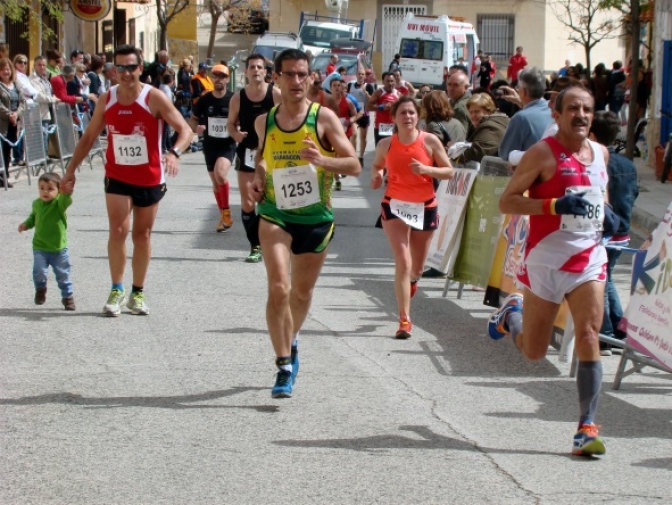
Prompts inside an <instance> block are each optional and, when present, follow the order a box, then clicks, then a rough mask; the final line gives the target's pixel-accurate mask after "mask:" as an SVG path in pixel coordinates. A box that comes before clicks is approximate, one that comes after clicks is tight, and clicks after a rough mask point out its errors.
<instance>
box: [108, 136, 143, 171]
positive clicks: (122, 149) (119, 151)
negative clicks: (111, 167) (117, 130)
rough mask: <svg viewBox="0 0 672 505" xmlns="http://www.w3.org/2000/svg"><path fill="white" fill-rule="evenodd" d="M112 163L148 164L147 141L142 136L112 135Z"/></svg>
mask: <svg viewBox="0 0 672 505" xmlns="http://www.w3.org/2000/svg"><path fill="white" fill-rule="evenodd" d="M112 142H114V162H115V163H116V164H117V165H132V166H134V165H146V164H147V163H149V157H148V153H147V139H146V138H145V137H143V136H142V135H114V137H113V138H112Z"/></svg>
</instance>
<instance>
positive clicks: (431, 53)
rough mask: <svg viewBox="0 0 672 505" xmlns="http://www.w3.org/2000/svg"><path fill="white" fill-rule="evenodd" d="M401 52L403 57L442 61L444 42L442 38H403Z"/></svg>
mask: <svg viewBox="0 0 672 505" xmlns="http://www.w3.org/2000/svg"><path fill="white" fill-rule="evenodd" d="M399 54H401V57H402V58H412V59H416V60H435V61H441V59H442V58H443V42H442V41H440V40H418V39H401V47H400V49H399Z"/></svg>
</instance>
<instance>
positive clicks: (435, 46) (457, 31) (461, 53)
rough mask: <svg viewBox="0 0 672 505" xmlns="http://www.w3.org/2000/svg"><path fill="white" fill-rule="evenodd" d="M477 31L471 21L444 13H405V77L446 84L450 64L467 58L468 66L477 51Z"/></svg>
mask: <svg viewBox="0 0 672 505" xmlns="http://www.w3.org/2000/svg"><path fill="white" fill-rule="evenodd" d="M478 43H479V40H478V35H476V32H475V31H474V26H473V25H472V24H470V23H465V22H463V21H458V20H455V19H451V18H450V17H448V16H446V15H442V16H415V15H414V14H413V13H412V12H409V13H408V14H406V17H405V18H404V20H403V21H402V25H401V28H400V30H399V40H398V44H397V47H398V48H399V54H400V55H401V65H400V67H401V72H402V74H403V75H402V78H403V79H404V80H406V81H409V82H411V83H412V84H413V85H414V86H416V87H417V86H419V85H421V84H431V85H432V86H434V87H435V88H437V87H438V88H444V87H445V79H446V76H447V75H448V68H449V67H450V66H451V65H454V64H456V63H457V61H458V58H460V57H462V58H464V62H465V65H466V66H467V69H470V68H471V62H472V60H473V59H474V56H476V51H478Z"/></svg>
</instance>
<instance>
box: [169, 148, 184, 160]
mask: <svg viewBox="0 0 672 505" xmlns="http://www.w3.org/2000/svg"><path fill="white" fill-rule="evenodd" d="M168 152H169V153H172V154H173V155H174V156H175V157H176V158H179V157H180V156H182V151H180V149H179V148H178V147H173V148H172V149H169V150H168Z"/></svg>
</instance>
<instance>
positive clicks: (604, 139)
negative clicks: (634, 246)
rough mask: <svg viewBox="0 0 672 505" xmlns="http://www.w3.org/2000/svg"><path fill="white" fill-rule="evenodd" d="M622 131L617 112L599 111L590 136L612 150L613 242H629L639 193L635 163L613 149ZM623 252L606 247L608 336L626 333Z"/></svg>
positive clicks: (606, 348)
mask: <svg viewBox="0 0 672 505" xmlns="http://www.w3.org/2000/svg"><path fill="white" fill-rule="evenodd" d="M620 131H621V122H620V120H619V118H618V116H617V115H616V114H614V113H613V112H606V111H598V112H596V113H595V116H594V118H593V123H592V125H591V127H590V136H589V137H588V138H590V139H591V140H594V141H596V142H599V143H600V144H602V145H604V146H606V147H607V149H608V150H609V163H608V164H607V172H608V174H609V183H608V186H607V190H608V192H609V203H610V204H611V206H612V207H613V209H614V213H615V214H616V215H617V216H618V217H619V218H620V224H619V226H618V229H617V230H616V231H615V232H614V235H613V237H612V238H611V243H612V244H614V245H616V244H627V243H628V241H629V240H630V236H629V235H628V232H629V231H630V218H631V216H632V208H633V207H634V205H635V199H636V198H637V196H638V195H639V188H638V187H637V168H636V167H635V164H634V163H633V162H632V161H630V159H628V158H626V157H625V156H623V155H621V154H617V153H616V152H615V150H614V146H613V144H614V141H615V140H616V136H617V135H618V134H619V132H620ZM620 256H621V251H619V250H616V249H612V248H609V247H607V285H606V287H605V291H604V319H603V321H602V328H600V333H601V334H602V335H606V336H607V337H615V338H619V339H624V338H625V333H624V332H623V331H621V330H619V329H618V324H619V323H620V321H621V318H622V317H623V308H622V307H621V300H620V299H619V297H618V291H616V286H615V285H614V280H613V277H612V273H613V271H614V266H616V262H617V261H618V258H619V257H620ZM600 354H602V355H603V356H609V355H611V349H610V347H609V346H608V345H605V344H600Z"/></svg>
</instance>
